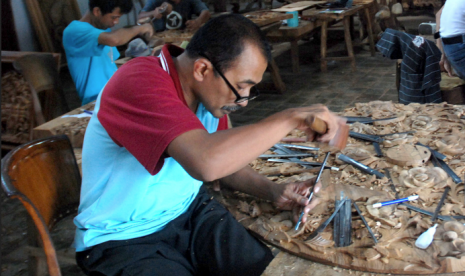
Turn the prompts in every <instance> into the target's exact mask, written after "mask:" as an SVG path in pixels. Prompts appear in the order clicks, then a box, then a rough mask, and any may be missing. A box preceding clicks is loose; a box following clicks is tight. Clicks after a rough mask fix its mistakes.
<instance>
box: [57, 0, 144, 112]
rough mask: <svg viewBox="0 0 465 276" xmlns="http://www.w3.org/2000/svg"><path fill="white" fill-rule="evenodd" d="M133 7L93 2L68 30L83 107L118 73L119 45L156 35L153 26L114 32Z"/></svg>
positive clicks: (122, 0) (119, 1) (117, 1)
mask: <svg viewBox="0 0 465 276" xmlns="http://www.w3.org/2000/svg"><path fill="white" fill-rule="evenodd" d="M132 7H133V3H132V0H89V10H88V11H87V12H86V13H85V14H84V16H83V17H82V18H81V19H80V20H75V21H73V22H71V23H70V24H69V25H68V26H67V27H66V29H65V30H64V32H63V47H64V49H65V53H66V59H67V62H68V68H69V71H70V73H71V77H72V78H73V81H74V84H75V85H76V89H77V92H78V94H79V97H80V99H81V101H82V104H83V105H84V104H86V103H89V102H91V101H94V100H95V99H96V98H97V95H98V93H99V92H100V90H102V88H103V86H104V85H105V84H106V83H107V81H108V80H109V79H110V77H111V76H112V75H113V74H114V73H115V71H116V69H117V67H116V64H115V60H116V59H118V58H119V52H118V50H117V49H116V47H115V46H119V45H124V44H126V43H128V42H129V41H130V40H131V39H133V38H134V37H136V36H138V35H143V36H147V37H150V36H151V35H152V34H153V28H152V26H151V25H150V24H144V25H141V26H134V27H131V28H122V29H118V30H115V31H111V30H110V28H111V27H114V26H115V25H116V24H118V21H119V19H120V17H121V16H122V15H123V14H127V13H128V12H130V11H131V9H132Z"/></svg>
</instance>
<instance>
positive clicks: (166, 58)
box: [159, 44, 187, 105]
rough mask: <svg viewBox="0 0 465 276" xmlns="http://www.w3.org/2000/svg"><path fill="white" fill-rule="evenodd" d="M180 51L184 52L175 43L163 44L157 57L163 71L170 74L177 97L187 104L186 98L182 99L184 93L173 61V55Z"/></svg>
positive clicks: (177, 54)
mask: <svg viewBox="0 0 465 276" xmlns="http://www.w3.org/2000/svg"><path fill="white" fill-rule="evenodd" d="M182 53H184V49H182V48H180V47H178V46H176V45H171V44H165V46H163V48H162V49H161V52H160V56H159V57H160V63H161V65H162V67H163V69H165V71H166V72H167V73H168V74H169V75H170V76H171V79H173V82H174V86H175V87H176V91H177V92H178V96H179V98H180V99H182V100H183V102H184V104H186V105H187V102H186V99H184V93H183V92H182V86H181V82H180V81H179V75H178V72H177V71H176V66H175V65H174V61H173V57H177V56H179V55H181V54H182Z"/></svg>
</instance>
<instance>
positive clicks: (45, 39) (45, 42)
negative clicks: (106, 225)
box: [26, 0, 55, 52]
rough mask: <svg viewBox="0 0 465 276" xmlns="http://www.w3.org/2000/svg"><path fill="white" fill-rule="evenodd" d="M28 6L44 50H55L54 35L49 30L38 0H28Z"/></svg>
mask: <svg viewBox="0 0 465 276" xmlns="http://www.w3.org/2000/svg"><path fill="white" fill-rule="evenodd" d="M26 6H27V9H28V11H29V15H30V17H31V21H32V25H33V26H34V29H35V31H36V34H37V37H38V39H39V42H40V46H41V47H42V51H44V52H54V51H55V49H54V47H53V42H52V37H51V36H50V33H49V32H48V30H47V26H46V24H45V20H44V16H43V14H42V10H41V9H40V6H39V3H38V2H37V0H26Z"/></svg>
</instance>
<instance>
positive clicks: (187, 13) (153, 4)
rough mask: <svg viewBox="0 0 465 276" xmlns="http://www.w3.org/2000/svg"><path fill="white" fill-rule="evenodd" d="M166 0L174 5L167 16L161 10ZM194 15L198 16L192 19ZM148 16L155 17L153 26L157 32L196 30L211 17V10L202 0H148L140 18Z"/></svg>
mask: <svg viewBox="0 0 465 276" xmlns="http://www.w3.org/2000/svg"><path fill="white" fill-rule="evenodd" d="M164 2H166V3H168V4H170V5H171V6H172V7H173V10H172V12H171V13H170V14H168V15H167V16H166V17H165V16H163V15H162V14H161V13H160V12H159V11H160V6H161V5H162V4H163V3H164ZM193 15H197V18H196V19H192V16H193ZM146 17H150V18H153V19H154V20H153V26H154V28H155V30H156V31H157V32H161V31H164V30H177V29H184V28H186V29H187V30H189V31H192V32H195V31H197V30H198V29H199V28H200V26H202V24H204V23H205V22H207V21H208V19H210V12H209V11H208V7H207V5H205V3H203V2H202V1H201V0H168V1H166V0H148V1H147V3H146V4H145V6H144V8H143V9H142V11H141V13H140V14H139V19H142V18H146Z"/></svg>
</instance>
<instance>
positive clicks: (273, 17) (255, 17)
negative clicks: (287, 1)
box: [244, 11, 292, 27]
mask: <svg viewBox="0 0 465 276" xmlns="http://www.w3.org/2000/svg"><path fill="white" fill-rule="evenodd" d="M244 16H245V17H246V18H248V19H250V20H251V21H252V22H253V23H255V24H256V25H257V26H259V27H262V26H266V25H269V24H271V23H274V22H278V21H282V20H285V19H289V18H292V14H289V13H280V12H272V11H254V12H248V13H245V14H244Z"/></svg>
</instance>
